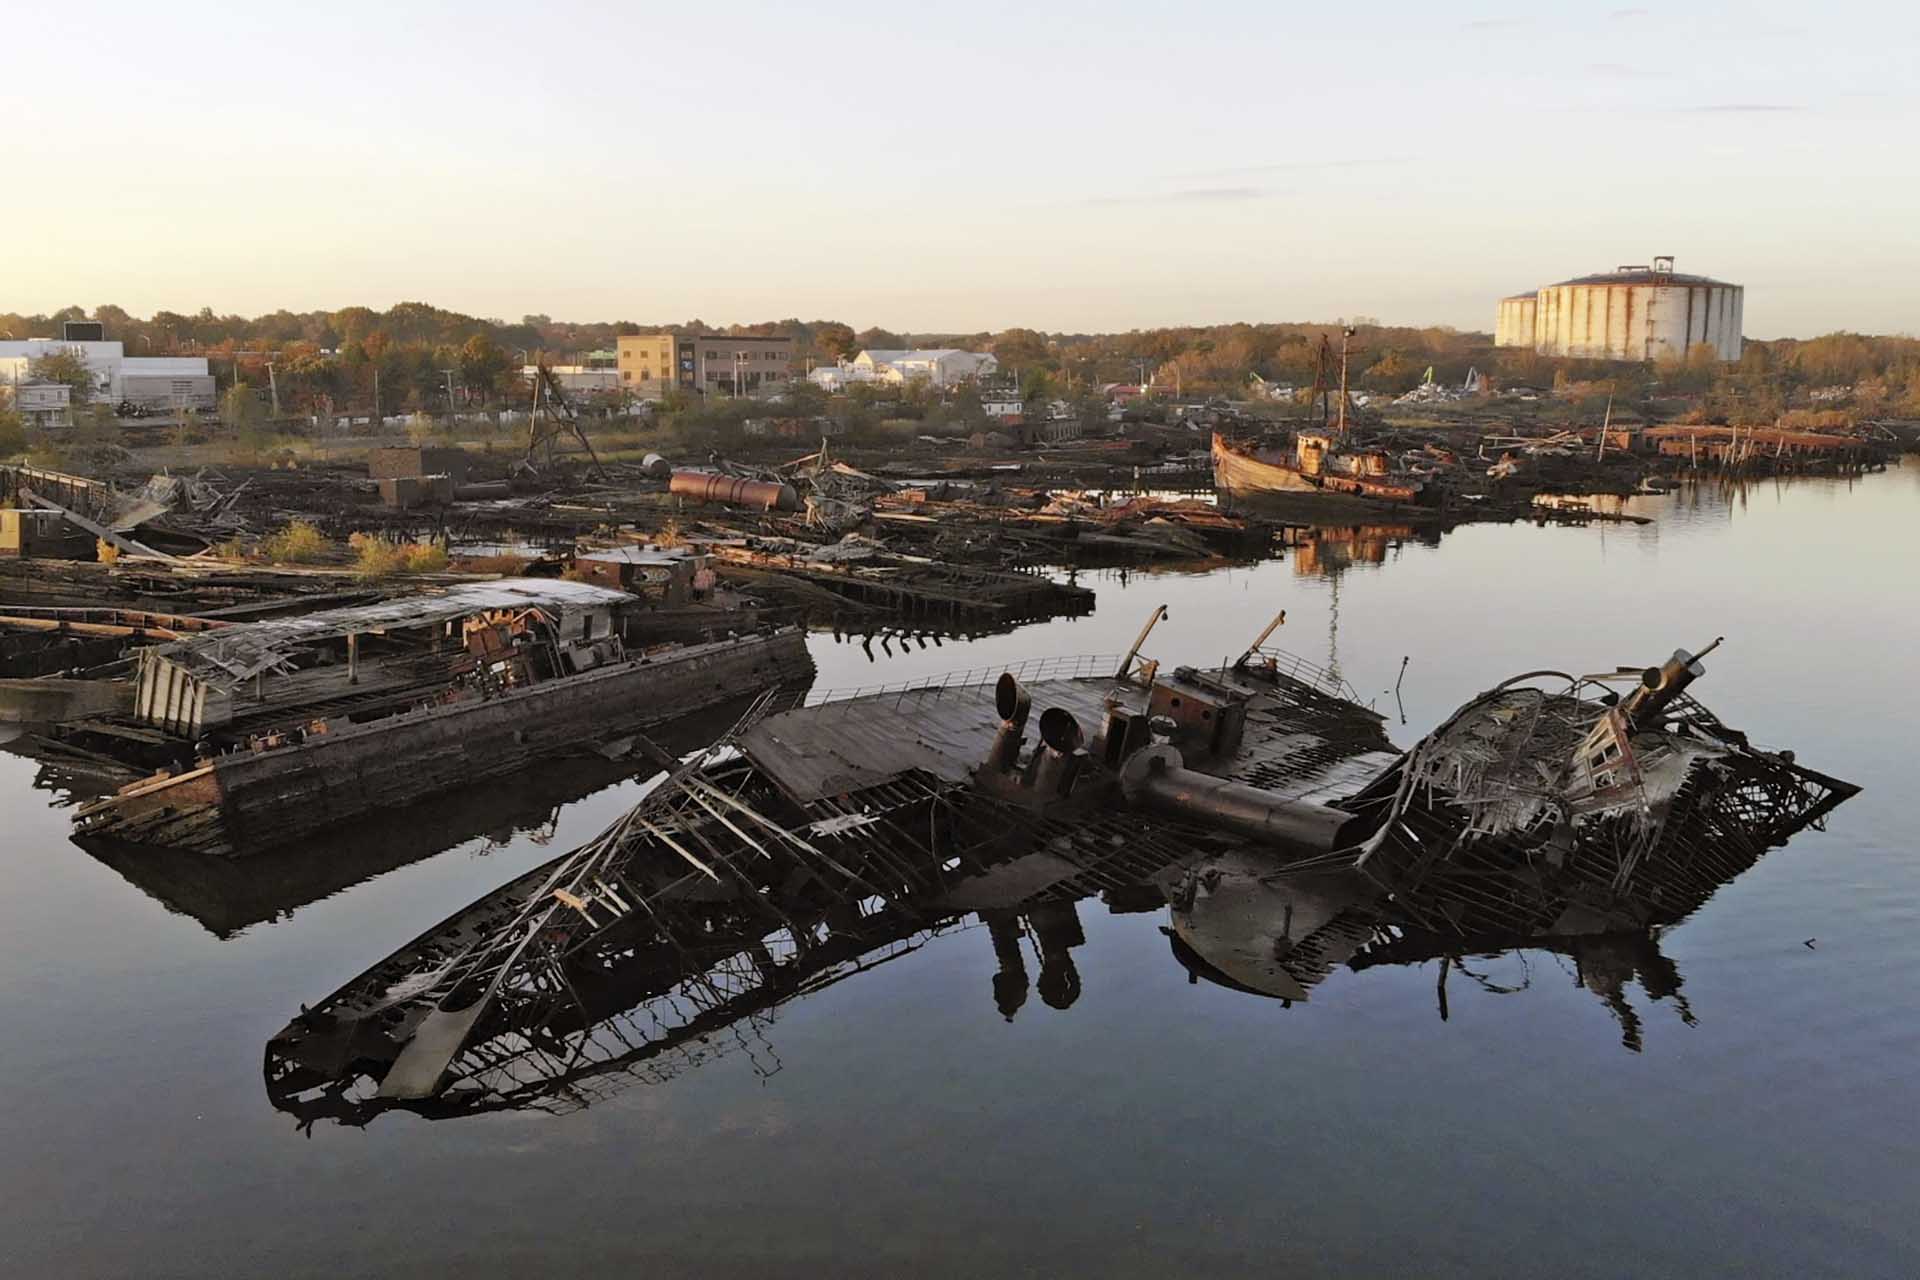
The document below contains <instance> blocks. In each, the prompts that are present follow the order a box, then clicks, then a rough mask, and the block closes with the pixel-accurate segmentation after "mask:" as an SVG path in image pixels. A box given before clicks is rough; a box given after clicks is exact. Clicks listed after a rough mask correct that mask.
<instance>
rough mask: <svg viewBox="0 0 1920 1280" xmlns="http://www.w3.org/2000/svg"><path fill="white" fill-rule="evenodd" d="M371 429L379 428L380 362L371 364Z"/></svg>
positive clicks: (376, 429)
mask: <svg viewBox="0 0 1920 1280" xmlns="http://www.w3.org/2000/svg"><path fill="white" fill-rule="evenodd" d="M373 429H374V430H375V431H376V432H377V431H379V430H380V362H379V361H377V360H376V361H375V362H374V365H373Z"/></svg>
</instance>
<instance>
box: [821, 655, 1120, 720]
mask: <svg viewBox="0 0 1920 1280" xmlns="http://www.w3.org/2000/svg"><path fill="white" fill-rule="evenodd" d="M1119 666H1120V655H1119V654H1117V653H1101V654H1068V655H1063V656H1056V657H1051V658H1028V659H1026V660H1025V661H1023V662H1013V663H1005V662H998V663H990V664H988V665H986V666H980V667H968V668H966V669H965V670H963V671H949V672H946V673H944V674H941V675H934V676H923V677H918V678H915V679H910V680H897V681H893V682H891V683H888V684H871V685H860V686H858V687H855V688H841V689H813V690H809V691H808V693H807V695H806V697H805V698H804V699H802V700H800V701H798V702H796V703H795V704H794V705H796V706H803V707H819V706H825V705H827V704H829V703H841V702H851V701H853V700H854V699H856V698H876V697H881V696H883V695H886V694H900V695H904V694H909V693H924V692H929V691H932V692H945V691H946V690H949V689H954V690H959V689H977V688H980V687H981V686H983V685H990V684H993V683H994V682H996V681H997V680H999V679H1000V677H1001V675H1002V674H1003V673H1006V672H1012V673H1013V676H1014V678H1015V679H1017V680H1021V681H1037V680H1077V679H1082V678H1086V677H1091V676H1103V675H1104V676H1110V675H1112V674H1113V673H1114V671H1116V670H1117V669H1118V668H1119Z"/></svg>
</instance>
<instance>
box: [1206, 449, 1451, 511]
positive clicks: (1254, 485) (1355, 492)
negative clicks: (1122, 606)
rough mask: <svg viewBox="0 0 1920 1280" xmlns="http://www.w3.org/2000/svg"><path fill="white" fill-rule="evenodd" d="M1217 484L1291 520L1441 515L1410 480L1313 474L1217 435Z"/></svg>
mask: <svg viewBox="0 0 1920 1280" xmlns="http://www.w3.org/2000/svg"><path fill="white" fill-rule="evenodd" d="M1213 485H1214V488H1216V489H1219V490H1221V491H1222V492H1225V493H1229V494H1231V495H1233V496H1234V497H1235V498H1239V499H1243V500H1250V501H1253V502H1256V503H1258V505H1259V510H1260V513H1261V514H1262V515H1265V516H1269V517H1271V518H1273V519H1276V520H1281V521H1285V522H1287V523H1297V524H1315V523H1340V524H1348V523H1356V522H1362V521H1367V520H1381V519H1393V520H1401V521H1408V520H1412V521H1420V520H1434V519H1438V518H1439V516H1440V512H1439V510H1438V508H1436V507H1433V506H1428V505H1424V504H1423V503H1422V501H1421V499H1422V494H1421V492H1420V491H1419V490H1416V489H1414V488H1412V487H1410V486H1407V485H1402V484H1391V483H1386V482H1383V481H1379V480H1374V479H1370V478H1368V477H1364V476H1340V475H1328V476H1308V475H1306V474H1305V473H1303V472H1301V471H1300V470H1298V469H1297V468H1295V467H1290V466H1286V465H1283V464H1281V463H1279V462H1276V461H1269V460H1266V459H1263V458H1258V457H1255V456H1253V455H1252V454H1251V453H1248V452H1246V451H1244V450H1242V449H1237V448H1235V447H1233V446H1232V445H1231V444H1229V443H1228V442H1227V441H1225V440H1223V439H1222V438H1221V437H1219V436H1217V435H1216V436H1214V438H1213Z"/></svg>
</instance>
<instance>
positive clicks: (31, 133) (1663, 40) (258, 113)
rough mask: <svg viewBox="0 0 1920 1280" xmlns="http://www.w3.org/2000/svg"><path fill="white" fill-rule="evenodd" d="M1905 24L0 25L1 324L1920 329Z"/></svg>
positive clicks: (1852, 12)
mask: <svg viewBox="0 0 1920 1280" xmlns="http://www.w3.org/2000/svg"><path fill="white" fill-rule="evenodd" d="M1916 58H1920V16H1917V11H1916V8H1915V6H1913V5H1910V4H1899V5H1896V4H1891V3H1887V4H1850V3H1828V4H1821V5H1808V4H1806V3H1804V2H1801V3H1794V4H1784V3H1779V4H1776V3H1740V4H1688V5H1678V4H1649V5H1647V6H1645V7H1630V8H1629V7H1620V8H1615V7H1612V6H1610V5H1607V4H1604V3H1603V4H1598V5H1578V6H1575V5H1550V4H1541V3H1538V2H1537V0H1536V2H1534V3H1513V2H1510V0H1488V2H1487V3H1483V4H1478V5H1473V6H1470V7H1462V8H1458V9H1456V8H1454V7H1453V6H1448V5H1433V4H1427V3H1402V2H1400V0H1371V2H1370V3H1367V4H1364V5H1361V4H1326V3H1319V4H1314V5H1308V6H1298V7H1295V6H1291V5H1285V4H1276V3H1273V2H1272V0H1267V2H1265V3H1255V2H1252V0H1248V2H1246V3H1239V2H1229V0H1218V2H1207V0H1187V2H1185V3H1179V4H1167V3H1164V2H1156V3H1132V2H1131V0H1108V2H1107V3H1048V2H1046V0H1026V2H1025V3H1007V4H1002V3H994V2H987V0H976V2H974V3H952V4H937V5H935V4H928V5H924V6H923V5H916V4H913V3H904V4H901V3H895V4H873V3H865V4H860V5H844V6H843V5H839V4H832V3H816V4H796V3H791V2H788V3H758V2H757V0H729V2H728V3H725V4H720V5H708V4H663V5H659V6H654V5H649V4H644V3H641V4H611V3H604V2H603V3H599V4H592V5H587V4H571V3H546V4H540V3H525V2H524V0H523V2H522V3H517V4H511V5H507V4H495V3H491V2H490V0H462V3H458V4H448V5H440V4H423V3H406V2H405V0H389V2H388V3H381V4H358V3H348V2H343V0H334V2H330V3H328V4H324V5H304V4H303V5H291V4H274V5H246V6H241V5H238V4H225V5H196V4H191V3H179V2H176V3H172V4H165V5H159V4H153V3H151V2H150V0H146V2H142V3H138V4H133V3H114V2H108V3H95V4H88V5H84V6H79V7H74V6H70V5H58V4H36V3H28V2H27V0H19V2H18V3H11V4H8V5H7V8H6V12H5V14H4V20H3V21H0V108H4V111H3V112H0V119H4V120H5V122H6V129H5V138H6V141H5V143H4V146H3V147H0V155H4V157H5V159H6V161H7V163H6V164H5V166H4V169H0V172H5V173H6V174H7V175H8V178H7V181H6V183H5V186H6V188H7V191H6V195H5V196H4V198H0V233H4V235H3V236H0V243H4V244H5V246H6V250H5V258H4V261H5V263H6V267H5V270H4V271H0V311H4V310H21V311H44V310H49V309H52V308H55V307H59V306H64V305H67V304H70V303H78V304H80V305H82V306H87V307H92V306H94V305H95V304H98V303H103V302H113V303H117V304H119V305H121V306H124V307H126V308H128V309H129V310H131V311H133V312H135V313H137V314H142V315H144V314H147V313H149V312H151V311H152V310H154V309H156V308H161V307H166V308H171V309H174V310H197V309H198V308H199V307H201V306H211V307H213V308H214V309H215V310H217V311H222V312H225V311H240V312H246V313H254V312H258V311H265V310H271V309H274V308H276V307H281V306H285V307H288V308H291V309H294V310H307V309H312V308H318V307H327V308H333V307H340V306H346V305H349V304H356V303H357V304H365V305H371V306H376V307H385V306H387V305H390V304H391V303H393V302H396V301H400V300H408V299H411V300H420V301H428V302H433V303H436V304H439V305H442V306H447V307H452V308H455V309H458V310H462V311H469V312H474V313H477V314H483V315H492V316H500V317H509V318H517V317H518V316H520V315H522V314H526V313H530V312H545V313H547V314H550V315H553V316H556V317H563V318H568V319H579V320H595V319H604V320H612V319H634V320H642V321H648V320H655V321H659V320H678V319H686V318H691V317H695V316H698V317H700V318H702V319H704V320H707V321H709V322H712V323H728V322H734V321H751V320H763V319H776V318H779V317H783V316H799V317H802V318H808V319H811V318H816V317H832V318H837V319H844V320H846V321H849V322H850V323H852V324H854V325H855V326H856V327H860V326H865V325H870V324H879V325H885V326H889V327H894V328H907V329H921V330H929V329H952V330H972V329H998V328H1003V327H1006V326H1009V325H1016V324H1019V325H1029V326H1033V327H1036V328H1044V329H1055V330H1062V329H1064V330H1115V329H1128V328H1134V327H1145V326H1152V325H1161V324H1179V323H1207V322H1219V321H1227V320H1285V319H1330V318H1333V317H1335V316H1339V315H1369V316H1377V317H1379V318H1380V319H1382V320H1385V321H1389V322H1402V323H1439V324H1454V325H1459V326H1462V327H1471V328H1479V329H1490V328H1491V327H1492V325H1493V316H1494V303H1495V300H1496V299H1497V298H1498V297H1500V296H1501V295H1503V294H1507V293H1512V292H1516V291H1518V290H1521V289H1531V288H1535V287H1537V286H1539V285H1541V284H1546V283H1550V282H1552V281H1555V280H1559V279H1563V278H1565V277H1567V276H1572V275H1578V274H1583V273H1586V272H1590V271H1595V270H1601V269H1605V268H1608V267H1611V266H1613V265H1615V264H1617V263H1622V262H1644V261H1646V260H1648V259H1649V258H1650V257H1651V256H1652V255H1653V254H1656V253H1672V254H1675V255H1676V256H1677V257H1678V260H1679V263H1678V265H1679V268H1680V269H1681V270H1683V271H1697V272H1703V273H1705V274H1709V275H1714V276H1718V277H1720V278H1722V279H1726V280H1732V281H1735V282H1738V283H1741V284H1744V285H1746V286H1747V290H1748V292H1747V302H1746V317H1747V328H1748V334H1749V336H1752V337H1758V338H1767V337H1777V336H1783V335H1810V334H1814V333H1819V332H1824V331H1827V330H1831V329H1836V328H1843V327H1844V328H1853V329H1860V330H1866V331H1873V332H1913V331H1916V330H1920V150H1917V149H1916V147H1917V145H1920V129H1916V127H1915V126H1916V125H1917V124H1920V89H1917V88H1916V82H1915V77H1914V72H1913V66H1914V63H1915V60H1916Z"/></svg>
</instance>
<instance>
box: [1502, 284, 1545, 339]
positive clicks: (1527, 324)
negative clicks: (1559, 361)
mask: <svg viewBox="0 0 1920 1280" xmlns="http://www.w3.org/2000/svg"><path fill="white" fill-rule="evenodd" d="M1539 302H1540V295H1538V294H1536V293H1516V294H1514V295H1513V296H1512V297H1511V298H1502V299H1500V314H1499V317H1498V318H1497V320H1496V323H1495V324H1494V326H1493V345H1494V346H1496V347H1530V346H1532V345H1533V326H1534V316H1535V313H1536V312H1537V310H1538V309H1539Z"/></svg>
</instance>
